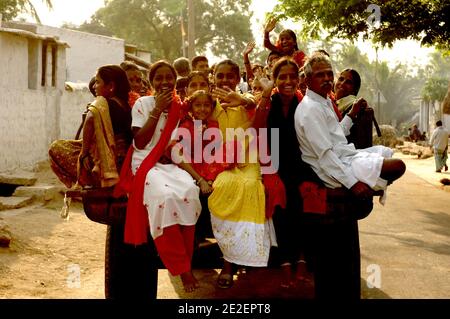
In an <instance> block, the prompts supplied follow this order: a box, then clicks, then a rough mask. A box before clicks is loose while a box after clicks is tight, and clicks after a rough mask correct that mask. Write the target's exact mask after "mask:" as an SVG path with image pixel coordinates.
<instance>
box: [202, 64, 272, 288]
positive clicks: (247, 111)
mask: <svg viewBox="0 0 450 319" xmlns="http://www.w3.org/2000/svg"><path fill="white" fill-rule="evenodd" d="M214 80H215V89H214V90H213V97H215V98H216V99H217V104H216V108H215V110H214V113H213V118H215V119H216V120H217V121H218V122H219V128H220V130H221V132H222V136H223V139H224V141H225V142H229V141H231V140H233V139H235V140H237V141H238V142H240V144H241V145H244V149H245V151H244V152H242V153H243V154H245V158H242V159H238V165H237V166H236V167H235V168H233V169H231V170H226V171H224V172H222V173H220V174H219V175H218V176H217V178H216V180H215V181H214V184H213V192H212V194H211V195H210V196H209V199H208V207H209V210H210V212H211V224H212V228H213V232H214V236H215V238H216V240H217V242H218V244H219V247H220V249H221V250H222V253H223V257H224V266H223V269H222V271H221V273H220V275H219V278H218V281H217V283H218V286H219V287H220V288H229V287H231V286H232V284H233V264H236V265H243V266H251V267H265V266H267V262H268V259H269V251H270V246H271V245H272V240H271V236H270V232H269V228H270V227H269V223H268V222H267V220H266V216H265V197H264V186H263V184H262V179H261V170H260V165H259V160H258V156H257V150H254V149H253V148H252V147H249V145H251V141H252V140H253V139H255V138H256V135H257V134H256V130H255V129H253V128H252V127H251V126H252V120H253V115H254V108H255V102H254V99H253V97H252V95H242V94H239V93H237V92H236V87H237V85H238V84H239V80H240V72H239V66H238V65H237V64H236V63H234V62H233V61H231V60H224V61H222V62H220V63H218V64H217V65H216V67H215V72H214ZM236 129H238V130H239V129H241V131H242V130H243V132H244V134H233V133H236V132H237V131H236ZM237 133H239V132H237ZM272 239H273V238H272Z"/></svg>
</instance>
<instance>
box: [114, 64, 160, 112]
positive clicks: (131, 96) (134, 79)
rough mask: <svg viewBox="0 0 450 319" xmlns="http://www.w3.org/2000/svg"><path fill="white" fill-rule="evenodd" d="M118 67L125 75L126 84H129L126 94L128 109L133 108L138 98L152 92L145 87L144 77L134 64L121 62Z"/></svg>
mask: <svg viewBox="0 0 450 319" xmlns="http://www.w3.org/2000/svg"><path fill="white" fill-rule="evenodd" d="M120 67H121V68H122V69H123V70H124V71H125V73H126V74H127V78H128V82H129V83H130V88H131V90H130V92H129V93H128V104H129V105H130V107H133V106H134V103H136V100H137V99H138V98H140V97H141V96H146V95H151V94H152V91H151V90H150V89H149V88H148V87H147V86H146V85H145V82H144V75H143V73H142V71H141V70H140V69H139V67H138V66H137V65H136V64H135V63H134V62H131V61H123V62H122V63H120Z"/></svg>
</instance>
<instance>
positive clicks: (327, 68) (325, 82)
mask: <svg viewBox="0 0 450 319" xmlns="http://www.w3.org/2000/svg"><path fill="white" fill-rule="evenodd" d="M304 70H305V74H306V81H307V85H308V89H307V90H306V95H305V97H304V98H303V100H302V102H301V103H300V105H299V106H298V107H297V110H296V112H295V129H296V132H297V138H298V140H299V143H300V150H301V151H302V159H303V161H304V162H306V163H308V164H309V165H311V167H312V169H313V170H314V172H315V173H316V174H317V175H318V176H319V178H320V179H321V180H322V181H323V182H324V184H325V186H327V187H330V188H336V187H341V186H344V187H346V188H348V189H349V190H351V192H352V193H353V194H354V195H355V196H357V197H359V198H367V197H370V196H372V194H373V190H379V189H385V188H386V186H387V184H389V183H392V182H393V181H394V180H396V179H397V178H399V177H400V176H402V175H403V173H404V172H405V169H406V167H405V164H404V163H403V161H401V160H400V159H392V158H390V157H391V156H392V154H393V152H392V150H391V149H389V148H387V147H384V146H381V145H378V146H374V147H370V148H366V149H363V150H356V148H355V146H354V145H353V144H348V142H347V139H346V137H345V134H344V130H343V128H342V126H341V125H340V124H339V121H338V118H337V116H336V114H335V112H334V110H333V106H332V102H331V100H330V98H329V97H328V95H329V93H330V92H331V89H332V87H333V79H334V77H333V69H332V67H331V63H330V61H329V59H328V57H326V56H324V55H315V56H313V57H312V58H311V59H310V60H309V61H308V63H307V64H305V67H304Z"/></svg>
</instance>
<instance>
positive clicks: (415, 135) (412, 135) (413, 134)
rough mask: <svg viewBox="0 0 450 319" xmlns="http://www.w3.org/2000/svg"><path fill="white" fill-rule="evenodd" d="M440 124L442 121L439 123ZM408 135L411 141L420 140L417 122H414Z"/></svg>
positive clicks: (420, 134) (420, 135)
mask: <svg viewBox="0 0 450 319" xmlns="http://www.w3.org/2000/svg"><path fill="white" fill-rule="evenodd" d="M441 125H442V123H441ZM409 137H410V138H411V141H413V142H417V141H420V139H421V138H422V133H420V130H419V128H418V127H417V124H414V125H413V127H412V130H411V133H410V134H409Z"/></svg>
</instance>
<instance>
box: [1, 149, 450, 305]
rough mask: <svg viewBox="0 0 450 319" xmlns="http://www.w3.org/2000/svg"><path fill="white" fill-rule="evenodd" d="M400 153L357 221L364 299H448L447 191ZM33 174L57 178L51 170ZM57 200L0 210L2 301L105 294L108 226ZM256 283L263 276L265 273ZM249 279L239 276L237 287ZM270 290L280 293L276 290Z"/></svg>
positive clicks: (171, 281)
mask: <svg viewBox="0 0 450 319" xmlns="http://www.w3.org/2000/svg"><path fill="white" fill-rule="evenodd" d="M404 158H405V160H406V162H407V167H408V171H407V173H406V175H405V177H403V178H402V179H400V180H399V181H398V182H396V183H395V184H394V185H393V186H392V187H391V189H390V190H389V193H388V202H387V204H386V206H385V207H381V206H380V205H379V204H376V205H375V209H374V211H373V212H372V214H371V215H370V216H369V217H368V218H366V219H365V220H363V221H361V222H360V233H361V255H362V270H361V274H362V283H363V297H364V298H450V271H449V268H448V265H450V246H449V245H448V239H449V237H450V211H449V210H448V207H450V193H448V192H445V191H443V190H440V189H439V188H438V187H437V186H436V185H438V179H439V178H440V177H444V176H443V175H437V174H436V176H434V175H433V176H432V178H434V179H435V181H436V182H435V183H431V184H430V174H435V173H434V172H433V171H434V170H433V165H434V164H433V161H432V160H433V159H428V160H421V161H418V160H415V159H414V158H413V157H412V156H410V157H407V156H406V157H405V156H404ZM414 171H416V172H417V174H418V176H419V177H418V176H416V175H414V174H412V172H414ZM429 172H432V173H429ZM421 175H422V177H425V175H426V176H427V177H428V182H427V181H426V180H424V179H421V178H420V176H421ZM38 177H39V179H40V180H44V181H45V182H50V183H58V181H57V180H56V179H55V178H54V177H53V175H52V173H51V172H50V171H49V170H48V167H44V169H43V170H41V171H40V172H39V176H38ZM445 177H450V174H447V175H446V176H445ZM433 184H434V185H433ZM61 205H62V196H61V198H57V199H55V200H53V201H51V202H49V203H46V204H41V203H36V204H34V205H30V206H27V207H25V208H21V209H16V210H9V211H0V222H2V223H4V224H6V225H7V226H8V229H9V231H10V232H11V234H12V241H11V246H10V247H9V248H0V298H61V299H66V298H104V292H103V291H104V290H103V289H104V288H103V279H104V270H103V269H104V264H103V263H104V242H105V235H106V226H104V225H101V224H97V223H94V222H91V221H90V220H88V219H87V217H86V216H85V215H84V213H83V210H82V205H81V203H79V202H78V203H77V202H74V203H72V206H71V214H70V218H69V220H63V219H61V218H60V216H59V211H60V209H61ZM370 265H378V266H380V269H381V271H382V277H381V278H382V285H381V287H379V288H376V287H375V288H373V289H368V288H367V286H366V285H365V284H366V280H369V281H370V272H367V270H368V268H367V267H368V266H370ZM369 270H370V269H369ZM198 277H199V279H200V280H201V281H203V282H204V284H203V287H202V288H201V289H200V290H199V291H198V293H197V294H196V295H194V296H191V297H194V298H208V297H209V298H211V297H220V292H219V294H218V293H217V291H216V288H215V287H214V279H215V277H216V273H215V272H214V270H210V271H199V272H198ZM244 277H245V276H244ZM269 279H270V278H269ZM261 280H268V278H265V277H264V274H262V275H261ZM272 280H273V278H272ZM159 282H160V284H159V287H158V298H161V299H164V298H190V296H189V295H186V294H184V293H182V292H181V289H180V283H179V282H178V280H177V279H176V278H172V277H170V276H169V275H168V274H167V271H165V270H160V279H159ZM247 284H248V283H246V282H245V280H243V281H242V287H244V286H245V285H247ZM267 284H268V285H272V284H276V283H274V282H267ZM237 288H238V287H236V289H237ZM247 289H248V291H249V292H250V291H251V290H252V289H251V287H247ZM271 293H273V294H275V295H273V297H282V295H280V294H279V292H278V290H276V289H275V290H273V291H272V292H271ZM298 296H302V295H301V294H299V295H298ZM266 297H267V296H266Z"/></svg>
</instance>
